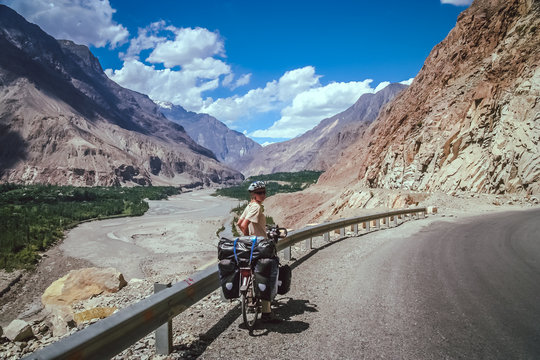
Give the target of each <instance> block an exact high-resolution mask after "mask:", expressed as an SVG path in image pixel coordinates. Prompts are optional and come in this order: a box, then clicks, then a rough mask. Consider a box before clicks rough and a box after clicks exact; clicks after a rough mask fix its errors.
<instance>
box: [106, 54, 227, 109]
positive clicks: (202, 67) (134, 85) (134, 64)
mask: <svg viewBox="0 0 540 360" xmlns="http://www.w3.org/2000/svg"><path fill="white" fill-rule="evenodd" d="M229 71H230V69H229V66H228V65H227V64H225V63H223V62H221V61H219V60H216V59H204V60H202V59H198V60H197V61H194V62H192V63H191V64H189V65H187V66H186V67H185V68H184V69H182V70H179V71H173V70H171V69H156V68H155V66H154V65H147V64H144V63H142V62H141V61H139V60H137V59H129V60H126V61H124V65H123V67H122V69H119V70H111V69H107V70H106V71H105V72H106V74H107V76H109V77H110V78H111V79H113V80H114V81H116V82H117V83H119V84H121V85H124V86H126V87H129V88H130V89H133V90H135V91H139V92H141V93H143V94H147V95H148V96H150V98H152V99H154V100H160V101H169V102H172V103H173V104H181V105H182V106H184V107H185V108H186V109H188V110H191V109H199V108H200V107H201V106H202V98H201V93H203V92H204V91H208V90H213V89H216V88H217V87H218V86H219V76H220V75H222V74H227V73H228V72H229Z"/></svg>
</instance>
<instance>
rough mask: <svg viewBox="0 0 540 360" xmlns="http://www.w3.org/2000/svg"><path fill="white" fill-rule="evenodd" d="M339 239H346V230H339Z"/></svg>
mask: <svg viewBox="0 0 540 360" xmlns="http://www.w3.org/2000/svg"><path fill="white" fill-rule="evenodd" d="M339 237H341V238H342V237H345V228H341V229H339Z"/></svg>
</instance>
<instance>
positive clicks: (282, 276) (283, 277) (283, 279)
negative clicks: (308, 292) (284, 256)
mask: <svg viewBox="0 0 540 360" xmlns="http://www.w3.org/2000/svg"><path fill="white" fill-rule="evenodd" d="M291 278H292V271H291V267H290V266H289V265H283V266H280V267H279V278H278V289H277V292H278V294H279V295H285V294H286V293H288V292H289V290H291Z"/></svg>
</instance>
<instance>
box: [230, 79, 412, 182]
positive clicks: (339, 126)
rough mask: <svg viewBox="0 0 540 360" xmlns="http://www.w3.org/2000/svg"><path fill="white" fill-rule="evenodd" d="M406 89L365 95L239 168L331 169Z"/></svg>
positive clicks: (393, 86) (249, 172)
mask: <svg viewBox="0 0 540 360" xmlns="http://www.w3.org/2000/svg"><path fill="white" fill-rule="evenodd" d="M405 88H407V85H402V84H390V85H388V86H387V87H385V88H384V89H382V90H380V91H378V92H377V93H375V94H364V95H362V96H360V98H359V99H358V100H357V102H356V103H355V104H354V105H352V106H351V107H350V108H348V109H347V110H345V111H343V112H341V113H339V114H337V115H334V116H332V117H330V118H328V119H324V120H322V121H321V122H320V123H319V124H318V125H317V126H316V127H314V128H313V129H311V130H309V131H307V132H306V133H304V134H302V135H300V136H298V137H296V138H294V139H291V140H288V141H284V142H281V143H275V144H271V145H268V146H266V147H264V148H262V149H261V150H259V151H258V152H257V153H255V154H253V155H251V156H252V159H251V161H249V162H248V163H246V164H245V165H244V166H243V167H241V168H239V170H240V171H242V173H243V174H245V175H258V174H268V173H274V172H281V171H283V172H294V171H301V170H327V169H329V168H330V167H332V165H333V164H334V163H335V162H336V161H337V159H338V158H339V157H340V156H341V153H342V152H343V150H345V149H346V148H347V147H348V146H349V145H351V144H352V143H353V142H354V141H355V140H356V139H357V138H358V137H360V136H362V134H363V133H364V131H365V130H366V128H367V127H368V125H369V124H370V123H371V122H372V121H373V120H375V118H376V117H377V115H378V114H379V111H380V110H381V108H382V107H383V106H384V105H385V104H386V103H387V102H389V101H390V100H392V99H393V98H394V97H395V96H396V95H398V94H399V93H400V92H401V91H402V90H403V89H405Z"/></svg>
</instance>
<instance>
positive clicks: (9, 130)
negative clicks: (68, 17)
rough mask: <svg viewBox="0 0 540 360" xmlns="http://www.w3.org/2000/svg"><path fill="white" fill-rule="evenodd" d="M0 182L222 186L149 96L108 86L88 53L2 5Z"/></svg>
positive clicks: (219, 175) (214, 164)
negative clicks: (50, 34)
mask: <svg viewBox="0 0 540 360" xmlns="http://www.w3.org/2000/svg"><path fill="white" fill-rule="evenodd" d="M0 47H1V48H2V52H1V54H0V181H10V182H24V183H56V184H72V185H82V186H87V185H88V186H90V185H92V186H95V185H122V184H140V185H149V184H154V185H165V184H171V185H183V184H190V183H193V182H203V183H206V184H210V183H223V182H229V181H231V182H235V181H239V180H241V179H242V176H241V174H239V173H238V172H237V171H234V170H232V169H230V168H228V167H225V166H224V165H222V164H220V163H219V162H218V161H216V159H215V157H214V155H213V154H212V152H211V151H210V150H208V149H206V148H204V147H201V146H200V145H198V144H197V143H195V142H194V141H193V140H192V139H191V138H190V137H189V136H188V135H187V134H186V132H185V131H184V129H183V128H182V127H181V126H179V125H177V124H175V123H173V122H171V121H169V120H167V119H166V118H165V117H164V116H163V115H162V114H161V113H160V111H159V108H158V106H157V105H156V104H154V103H153V102H152V101H151V100H150V99H149V98H148V97H147V96H145V95H142V94H139V93H136V92H134V91H131V90H127V89H124V88H122V87H120V86H119V85H118V84H116V83H114V82H113V81H111V80H110V79H109V78H108V77H107V76H106V75H105V73H104V72H103V71H102V68H101V66H100V64H99V62H98V60H97V59H96V58H95V57H94V56H93V55H92V53H91V52H90V51H89V49H88V48H87V47H85V46H80V45H76V44H74V43H72V42H70V41H57V40H55V39H54V38H52V37H51V36H49V35H47V34H46V33H45V32H43V31H42V30H41V29H40V28H39V27H38V26H36V25H33V24H30V23H28V22H27V21H26V20H24V18H22V17H21V16H19V15H18V14H17V13H16V12H14V11H13V10H11V9H10V8H8V7H6V6H4V5H0Z"/></svg>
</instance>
